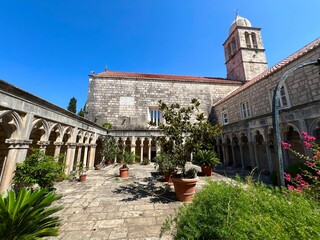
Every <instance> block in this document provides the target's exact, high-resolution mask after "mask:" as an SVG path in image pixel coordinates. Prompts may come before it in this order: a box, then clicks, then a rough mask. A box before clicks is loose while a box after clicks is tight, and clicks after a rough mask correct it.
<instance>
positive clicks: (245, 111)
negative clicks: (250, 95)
mask: <svg viewBox="0 0 320 240" xmlns="http://www.w3.org/2000/svg"><path fill="white" fill-rule="evenodd" d="M240 108H241V117H242V119H245V118H249V117H251V113H250V108H249V102H243V103H241V104H240Z"/></svg>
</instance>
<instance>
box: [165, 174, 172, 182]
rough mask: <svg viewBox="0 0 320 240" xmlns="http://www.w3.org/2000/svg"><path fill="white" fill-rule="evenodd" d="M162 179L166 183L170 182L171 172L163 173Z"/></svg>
mask: <svg viewBox="0 0 320 240" xmlns="http://www.w3.org/2000/svg"><path fill="white" fill-rule="evenodd" d="M164 180H165V181H166V182H168V183H172V179H171V173H164Z"/></svg>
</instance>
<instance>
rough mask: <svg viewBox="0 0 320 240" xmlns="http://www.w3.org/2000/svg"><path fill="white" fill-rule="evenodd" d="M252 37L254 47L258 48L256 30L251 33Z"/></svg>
mask: <svg viewBox="0 0 320 240" xmlns="http://www.w3.org/2000/svg"><path fill="white" fill-rule="evenodd" d="M251 39H252V45H253V48H258V44H257V37H256V34H255V33H254V32H253V33H251Z"/></svg>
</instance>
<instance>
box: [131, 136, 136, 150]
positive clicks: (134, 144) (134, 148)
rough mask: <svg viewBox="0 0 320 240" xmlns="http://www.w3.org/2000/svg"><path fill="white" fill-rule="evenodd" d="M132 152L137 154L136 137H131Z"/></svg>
mask: <svg viewBox="0 0 320 240" xmlns="http://www.w3.org/2000/svg"><path fill="white" fill-rule="evenodd" d="M131 152H133V153H134V154H136V139H135V137H134V136H132V137H131Z"/></svg>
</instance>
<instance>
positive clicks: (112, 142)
mask: <svg viewBox="0 0 320 240" xmlns="http://www.w3.org/2000/svg"><path fill="white" fill-rule="evenodd" d="M118 154H119V146H118V143H117V141H116V139H115V138H114V137H113V136H111V135H107V136H105V137H104V138H103V139H102V150H101V155H102V156H103V157H104V159H105V161H106V164H111V163H112V162H113V161H114V159H115V158H116V157H117V155H118Z"/></svg>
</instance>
